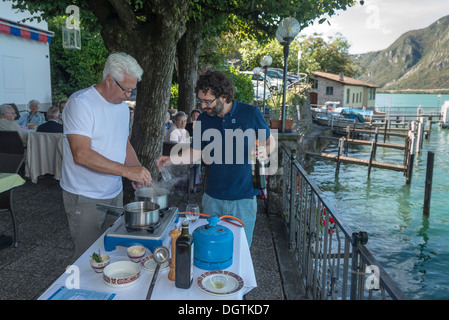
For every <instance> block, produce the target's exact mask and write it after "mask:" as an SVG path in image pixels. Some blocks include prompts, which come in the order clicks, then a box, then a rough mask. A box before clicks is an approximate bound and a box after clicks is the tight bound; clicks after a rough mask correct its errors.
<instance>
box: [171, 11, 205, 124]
mask: <svg viewBox="0 0 449 320" xmlns="http://www.w3.org/2000/svg"><path fill="white" fill-rule="evenodd" d="M201 35H202V33H201V22H200V21H194V20H193V19H191V20H189V21H188V22H187V25H186V33H185V34H184V35H183V37H182V38H181V40H180V41H179V42H178V47H177V49H178V50H177V55H178V61H179V64H178V75H179V89H178V90H179V91H178V95H179V96H178V110H179V111H184V112H185V113H187V115H190V112H191V111H192V110H193V109H194V108H195V102H196V97H195V86H196V81H197V75H198V58H199V55H200V51H201V47H202V44H203V41H202V37H201Z"/></svg>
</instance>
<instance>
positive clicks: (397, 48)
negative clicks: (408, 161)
mask: <svg viewBox="0 0 449 320" xmlns="http://www.w3.org/2000/svg"><path fill="white" fill-rule="evenodd" d="M354 60H355V61H357V62H359V63H360V64H361V65H362V68H363V70H364V72H363V74H362V75H361V76H360V77H359V79H360V80H362V81H366V82H369V83H373V84H376V85H378V86H380V87H381V89H384V90H413V89H415V90H416V89H449V16H446V17H443V18H441V19H439V20H438V21H436V22H435V23H433V24H432V25H430V26H429V27H427V28H425V29H420V30H414V31H409V32H407V33H405V34H403V35H402V36H401V37H399V39H398V40H396V41H395V42H394V43H393V44H392V45H391V46H390V47H388V48H387V49H385V50H382V51H376V52H369V53H366V54H362V55H357V56H354Z"/></svg>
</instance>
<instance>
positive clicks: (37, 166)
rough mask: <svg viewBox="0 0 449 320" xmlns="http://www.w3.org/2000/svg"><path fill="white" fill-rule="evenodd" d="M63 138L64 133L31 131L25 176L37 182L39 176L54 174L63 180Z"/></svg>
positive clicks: (56, 177)
mask: <svg viewBox="0 0 449 320" xmlns="http://www.w3.org/2000/svg"><path fill="white" fill-rule="evenodd" d="M63 139H64V135H63V134H62V133H48V132H32V131H29V133H28V142H27V151H26V161H25V177H27V178H30V179H31V181H32V182H33V183H37V179H38V178H39V176H41V175H44V174H52V175H54V176H55V179H57V180H61V176H62V150H63V146H62V142H63Z"/></svg>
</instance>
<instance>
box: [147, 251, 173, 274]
mask: <svg viewBox="0 0 449 320" xmlns="http://www.w3.org/2000/svg"><path fill="white" fill-rule="evenodd" d="M170 263H171V259H168V261H166V262H164V263H163V264H161V267H160V268H159V271H161V270H164V269H167V268H168V267H170ZM156 265H157V264H156V262H155V261H154V260H153V255H151V256H148V257H145V258H143V259H142V260H141V261H140V266H141V267H142V268H143V269H144V270H146V271H151V272H153V271H154V270H156Z"/></svg>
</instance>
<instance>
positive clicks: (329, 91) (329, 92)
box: [326, 87, 334, 96]
mask: <svg viewBox="0 0 449 320" xmlns="http://www.w3.org/2000/svg"><path fill="white" fill-rule="evenodd" d="M326 95H328V96H333V95H334V87H326Z"/></svg>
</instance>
